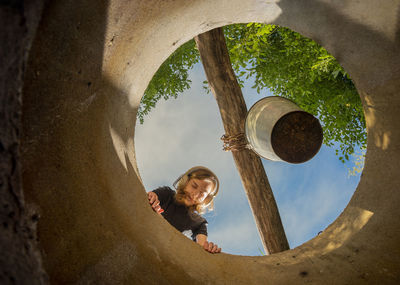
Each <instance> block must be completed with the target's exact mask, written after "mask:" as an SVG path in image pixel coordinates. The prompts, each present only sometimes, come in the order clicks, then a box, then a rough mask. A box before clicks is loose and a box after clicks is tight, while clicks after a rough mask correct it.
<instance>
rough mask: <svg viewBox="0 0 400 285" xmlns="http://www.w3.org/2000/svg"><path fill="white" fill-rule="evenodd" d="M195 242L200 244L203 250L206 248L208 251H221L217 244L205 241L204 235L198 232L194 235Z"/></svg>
mask: <svg viewBox="0 0 400 285" xmlns="http://www.w3.org/2000/svg"><path fill="white" fill-rule="evenodd" d="M196 242H197V243H198V244H199V245H201V246H202V247H203V248H204V250H206V251H208V252H210V253H220V252H221V248H219V247H218V245H216V244H214V243H212V242H208V241H207V236H206V235H203V234H198V235H197V236H196Z"/></svg>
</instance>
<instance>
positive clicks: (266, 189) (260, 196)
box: [195, 28, 289, 254]
mask: <svg viewBox="0 0 400 285" xmlns="http://www.w3.org/2000/svg"><path fill="white" fill-rule="evenodd" d="M195 41H196V44H197V48H198V50H199V52H200V58H201V61H202V63H203V66H204V70H205V73H206V76H207V80H208V84H209V85H210V88H211V92H212V93H213V94H214V96H215V98H216V100H217V102H218V107H219V110H220V113H221V117H222V121H223V124H224V128H225V132H226V134H227V135H236V134H239V133H244V122H245V119H246V114H247V108H246V104H245V102H244V99H243V94H242V90H241V89H240V86H239V84H238V82H237V80H236V75H235V73H234V72H233V69H232V66H231V61H230V58H229V54H228V50H227V47H226V43H225V38H224V34H223V31H222V29H221V28H217V29H214V30H211V31H209V32H206V33H203V34H200V35H198V36H197V37H195ZM232 154H233V158H234V160H235V164H236V167H237V169H238V171H239V174H240V177H241V180H242V183H243V186H244V189H245V191H246V195H247V198H248V200H249V203H250V207H251V209H252V212H253V215H254V218H255V220H256V224H257V227H258V231H259V233H260V236H261V240H262V243H263V246H264V250H265V251H266V254H272V253H276V252H280V251H284V250H287V249H289V244H288V242H287V239H286V235H285V231H284V229H283V226H282V222H281V218H280V215H279V211H278V207H277V205H276V202H275V198H274V195H273V193H272V189H271V186H270V185H269V182H268V178H267V175H266V173H265V170H264V166H263V165H262V163H261V159H260V158H259V157H258V156H257V155H256V154H255V153H254V152H253V151H251V150H248V149H243V150H240V151H234V152H232Z"/></svg>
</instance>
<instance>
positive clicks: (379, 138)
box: [1, 0, 400, 284]
mask: <svg viewBox="0 0 400 285" xmlns="http://www.w3.org/2000/svg"><path fill="white" fill-rule="evenodd" d="M36 15H37V14H36ZM399 18H400V1H399V0H392V1H390V0H387V1H374V0H365V1H357V0H348V1H328V0H280V1H264V0H263V1H261V0H248V1H242V0H230V1H228V0H221V1H211V0H171V1H165V0H164V1H162V0H147V1H139V0H134V1H133V0H132V1H128V0H110V1H90V0H81V1H52V2H49V3H48V5H46V7H45V9H44V10H43V14H42V18H41V22H40V24H39V27H38V28H37V31H36V38H35V40H34V42H33V44H32V48H31V50H30V54H29V61H28V64H27V65H28V66H27V71H26V74H25V80H24V84H23V85H24V86H23V106H22V135H21V159H20V158H19V156H18V153H17V151H15V150H14V151H12V150H11V151H7V152H6V153H5V152H4V151H3V149H7V150H8V149H10V148H6V147H5V143H4V142H5V141H4V140H3V138H2V140H1V142H2V145H3V146H2V150H1V151H2V157H1V159H2V164H1V165H2V167H3V165H4V170H3V168H2V175H3V171H4V172H5V173H6V174H5V175H6V177H11V176H12V175H13V174H12V173H13V172H12V170H10V167H9V165H10V164H7V163H5V162H3V161H7V159H8V158H7V157H9V159H11V160H14V161H16V162H18V161H20V162H21V165H22V182H23V189H24V195H25V199H26V201H27V203H28V204H29V205H31V206H32V207H35V209H37V211H38V213H39V215H40V220H39V222H38V236H39V238H40V242H39V247H40V250H41V252H42V259H43V266H44V268H45V270H46V272H47V274H48V276H49V279H50V283H53V284H70V283H78V284H305V283H307V284H399V282H400V268H399V266H400V246H399V243H400V227H399V221H398V217H399V214H400V207H399V206H398V205H399V204H400V203H399V202H400V192H399V191H398V189H399V186H400V175H399V170H398V169H399V161H400V120H399V117H400V112H399V110H400V96H399V91H400V20H399ZM1 19H2V20H3V18H1ZM251 21H258V22H265V23H274V24H279V25H283V26H287V27H289V28H291V29H293V30H295V31H298V32H300V33H302V34H303V35H305V36H308V37H310V38H312V39H314V40H315V41H317V42H318V43H320V44H321V45H322V46H324V47H325V48H326V49H327V50H328V51H329V52H330V53H332V54H333V55H334V56H335V57H336V58H337V59H338V61H339V62H340V63H341V64H342V66H343V67H344V68H345V69H346V71H347V72H348V73H349V74H350V75H351V77H352V78H353V80H354V82H355V84H356V86H357V89H358V91H359V93H360V94H361V97H362V100H363V104H364V111H365V116H366V120H367V131H368V149H367V157H366V163H365V168H364V171H363V174H362V177H361V180H360V183H359V185H358V187H357V189H356V192H355V194H354V195H353V197H352V199H351V201H350V202H349V204H348V206H347V207H346V209H345V210H344V211H343V213H342V214H341V215H340V216H339V217H338V218H337V220H336V221H335V222H334V223H332V224H331V225H330V226H329V227H328V228H327V229H326V230H325V231H324V232H323V233H322V234H320V235H319V236H318V237H316V238H314V239H312V240H310V241H309V242H307V243H305V244H303V245H301V246H299V247H297V248H295V249H292V250H289V251H285V252H282V253H278V254H274V255H271V256H261V257H248V256H234V255H229V254H219V255H211V254H208V253H207V252H205V251H204V250H202V249H201V248H200V247H199V246H198V245H196V244H195V243H193V242H191V241H190V240H188V239H187V238H186V237H184V236H183V235H181V234H180V233H178V232H177V231H176V230H174V229H173V228H172V227H170V226H169V225H168V224H167V222H166V221H164V220H163V219H162V218H160V217H159V216H158V215H157V214H155V213H153V212H152V210H151V209H150V207H149V206H148V203H147V201H146V195H145V189H144V188H143V185H142V183H141V180H140V177H139V174H138V171H137V167H136V161H135V153H134V131H135V130H134V127H135V120H136V119H135V117H136V111H137V108H138V104H139V102H140V98H141V96H142V95H143V92H144V90H145V88H146V86H147V84H148V82H149V81H150V79H151V77H152V75H153V74H154V73H155V72H156V70H157V68H158V67H159V66H160V64H161V63H162V62H163V60H165V59H166V58H167V57H168V56H169V55H170V54H171V53H172V52H173V51H174V50H175V49H176V48H177V47H178V46H179V45H181V44H183V43H184V42H185V41H187V40H189V39H191V38H193V37H194V36H196V35H197V34H199V33H202V32H205V31H207V30H210V29H213V28H216V27H219V26H223V25H227V24H231V23H239V22H251ZM1 29H2V30H4V29H5V27H4V26H2V28H1ZM6 31H7V30H6ZM30 35H31V34H30ZM26 36H27V34H24V33H22V32H21V34H20V35H16V37H17V39H19V40H20V41H16V42H15V46H16V47H17V50H18V49H19V48H21V45H20V42H24V41H25V40H26ZM1 44H2V45H1V48H3V46H4V43H3V42H2V43H1ZM22 46H23V47H26V46H27V45H26V44H23V45H22ZM6 47H7V46H6ZM18 47H19V48H18ZM17 54H20V56H21V57H15V56H16V55H17ZM23 56H24V54H23V53H21V52H19V53H18V52H16V53H14V58H15V59H18V60H17V65H16V66H20V67H21V66H22V65H23V62H24V60H23ZM18 64H19V65H18ZM21 64H22V65H21ZM20 67H18V68H20ZM1 68H3V66H2V67H1ZM1 70H2V80H3V78H4V76H5V75H4V74H5V73H7V72H4V68H3V69H1ZM14 72H15V74H16V75H20V74H21V71H14ZM7 78H9V77H7ZM13 79H14V80H13ZM2 84H3V85H4V86H8V85H6V84H13V85H12V86H13V87H6V88H9V89H7V90H13V91H12V92H14V93H13V94H18V92H16V90H18V87H21V86H22V81H21V79H20V77H18V76H12V77H10V80H9V82H8V81H7V82H3V81H2ZM10 86H11V85H10ZM1 92H4V91H1ZM7 92H8V91H7ZM3 97H4V98H5V100H11V99H12V98H13V96H12V94H11V93H6V94H5V95H4V96H3V93H2V103H1V104H2V105H1V108H2V116H3V109H4V110H7V112H10V111H8V110H14V111H11V113H7V114H13V112H17V113H18V109H19V108H20V105H19V104H16V105H15V104H14V105H12V104H11V103H10V104H9V103H3ZM4 102H6V101H4ZM7 102H8V101H7ZM12 108H13V109H12ZM7 116H11V115H7ZM17 117H18V116H17ZM7 120H8V121H7V122H12V120H11V119H7ZM2 124H3V122H2ZM10 124H11V123H10ZM3 129H4V130H6V131H5V132H3ZM12 129H13V127H12V126H11V127H10V126H3V125H2V129H1V131H2V133H1V134H2V136H5V137H6V139H7V134H6V132H7V130H8V131H10V130H12ZM15 129H16V130H17V129H18V128H15ZM18 136H19V134H18V133H17V134H14V135H13V136H10V137H9V138H10V141H12V143H13V144H14V145H15V143H18V140H17V138H18ZM7 140H8V139H7ZM7 155H8V156H7ZM15 169H17V171H18V166H16V168H15ZM7 173H8V174H7ZM7 175H8V176H7ZM2 177H3V176H2ZM13 177H17V176H13ZM2 179H3V178H2ZM13 179H14V178H13ZM18 179H19V178H15V179H14V180H13V181H16V183H17V184H15V186H7V187H8V188H7V189H14V190H15V191H17V192H18V193H20V194H18V195H20V196H19V197H20V198H18V199H22V198H21V197H22V196H21V195H22V192H21V185H20V184H18V181H19V180H18ZM2 183H3V184H4V182H2ZM3 184H2V186H1V187H2V188H1V189H2V193H1V195H2V198H1V199H3V195H7V194H4V191H3V189H6V188H4V186H3ZM7 191H8V190H7ZM4 197H6V196H4ZM5 199H8V200H10V199H9V198H7V197H6V198H5ZM2 207H3V206H2ZM16 207H19V206H16ZM16 209H18V208H16ZM2 211H3V209H2ZM2 219H3V216H2ZM19 219H21V220H23V217H22V216H17V218H15V219H14V220H15V221H18V222H19V221H20V220H19ZM6 230H7V229H4V228H1V234H2V238H3V232H4V233H6ZM14 236H15V237H16V239H15V242H10V239H7V240H5V241H3V239H2V241H1V242H2V244H1V246H2V248H6V247H10V248H12V247H15V248H20V252H19V253H21V252H23V249H22V244H23V243H24V242H25V241H26V240H27V238H26V236H24V235H23V234H15V235H14ZM18 240H20V241H18ZM22 255H24V253H22ZM37 260H38V259H32V260H30V259H26V260H23V259H17V261H16V263H14V264H15V266H14V267H13V268H16V269H15V272H19V270H20V267H21V268H22V267H25V266H31V265H32V264H35V262H37ZM2 264H6V265H7V266H8V264H7V263H4V261H2ZM17 265H18V266H17ZM21 270H22V269H21ZM21 272H22V271H21ZM31 276H34V275H31ZM30 280H35V281H36V280H37V283H40V282H41V281H40V280H41V279H40V278H39V277H38V279H33V277H32V278H31V279H30ZM19 283H23V281H20V282H19Z"/></svg>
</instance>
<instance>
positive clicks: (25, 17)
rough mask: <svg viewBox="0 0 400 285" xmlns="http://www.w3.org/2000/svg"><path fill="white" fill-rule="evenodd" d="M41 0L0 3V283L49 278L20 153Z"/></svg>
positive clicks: (30, 282)
mask: <svg viewBox="0 0 400 285" xmlns="http://www.w3.org/2000/svg"><path fill="white" fill-rule="evenodd" d="M27 2H29V3H27ZM41 2H42V1H36V0H35V1H23V0H21V1H6V2H5V3H3V2H1V4H0V27H1V28H0V222H1V224H0V284H43V283H45V281H46V280H47V279H46V275H45V273H44V271H43V269H42V265H41V258H40V254H39V252H38V250H37V244H36V230H35V227H36V223H37V220H38V218H39V216H38V215H37V214H36V213H34V212H33V211H30V210H28V209H27V208H26V207H25V203H24V195H23V191H22V187H21V184H22V183H21V171H20V165H21V163H20V155H19V138H20V131H21V99H22V98H21V97H22V94H21V91H22V85H23V74H24V70H25V66H26V62H27V56H28V50H29V47H30V45H31V43H32V40H33V37H34V34H35V31H36V27H37V24H38V22H39V19H40V15H41V6H42V3H41Z"/></svg>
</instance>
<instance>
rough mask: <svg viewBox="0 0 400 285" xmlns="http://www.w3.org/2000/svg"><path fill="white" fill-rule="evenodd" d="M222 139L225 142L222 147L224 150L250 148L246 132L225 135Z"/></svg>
mask: <svg viewBox="0 0 400 285" xmlns="http://www.w3.org/2000/svg"><path fill="white" fill-rule="evenodd" d="M221 140H222V141H223V142H224V145H223V147H222V149H223V150H224V151H240V150H244V149H250V145H249V144H248V143H247V140H246V136H245V135H244V133H239V134H236V135H226V134H225V135H223V136H222V137H221Z"/></svg>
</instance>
